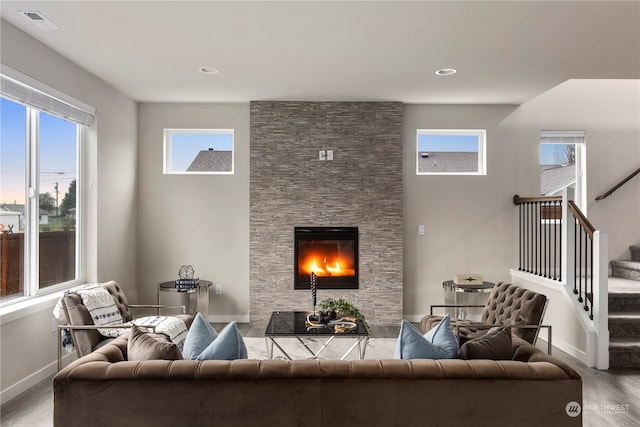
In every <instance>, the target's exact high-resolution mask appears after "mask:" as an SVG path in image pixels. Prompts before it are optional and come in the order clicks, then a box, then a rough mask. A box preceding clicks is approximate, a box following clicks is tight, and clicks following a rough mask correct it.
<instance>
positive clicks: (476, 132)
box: [415, 129, 487, 176]
mask: <svg viewBox="0 0 640 427" xmlns="http://www.w3.org/2000/svg"><path fill="white" fill-rule="evenodd" d="M422 135H450V136H458V135H459V136H469V135H471V136H475V137H477V138H478V167H477V170H476V171H475V172H455V171H453V172H421V171H420V153H421V151H420V136H422ZM415 161H416V175H427V176H428V175H449V176H485V175H487V130H486V129H417V130H416V155H415Z"/></svg>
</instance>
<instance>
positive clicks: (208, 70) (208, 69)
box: [198, 67, 220, 74]
mask: <svg viewBox="0 0 640 427" xmlns="http://www.w3.org/2000/svg"><path fill="white" fill-rule="evenodd" d="M198 71H200V72H201V73H202V74H218V73H219V72H220V70H218V69H217V68H216V67H200V68H198Z"/></svg>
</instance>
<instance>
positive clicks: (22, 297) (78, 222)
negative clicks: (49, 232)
mask: <svg viewBox="0 0 640 427" xmlns="http://www.w3.org/2000/svg"><path fill="white" fill-rule="evenodd" d="M1 77H2V79H3V81H5V82H6V81H9V80H12V81H13V82H14V83H15V84H17V85H21V86H23V87H24V88H25V90H26V91H33V92H37V93H40V94H42V95H43V96H41V97H40V99H46V97H50V98H51V99H52V100H53V101H52V102H54V103H56V102H57V103H58V104H57V105H56V107H59V106H60V105H63V106H64V105H67V104H68V105H69V106H70V107H71V108H76V109H77V111H80V112H82V113H85V114H86V118H85V117H82V119H83V120H85V122H87V121H88V123H91V124H82V123H81V122H80V121H78V120H74V118H77V113H74V114H75V117H71V116H69V117H65V116H64V115H63V114H61V113H60V110H59V109H54V110H52V111H46V110H44V109H42V108H38V106H37V105H33V104H30V103H29V102H28V100H21V99H19V98H18V97H13V96H11V95H10V94H7V93H0V97H2V98H4V99H6V100H8V101H10V102H14V103H17V104H20V105H23V106H24V107H25V116H26V126H25V127H26V129H25V131H26V132H25V171H24V173H25V183H24V191H25V200H24V224H25V230H24V248H23V259H24V261H23V266H22V269H23V283H22V287H23V292H22V294H20V293H18V294H15V295H7V296H5V297H4V298H2V299H1V300H0V308H2V313H3V315H4V314H5V312H8V311H7V310H13V308H11V307H22V306H23V305H24V304H30V301H34V302H35V301H37V300H38V299H40V298H42V297H45V296H47V295H52V294H55V293H59V292H60V291H62V290H66V289H69V288H72V287H74V286H78V285H80V284H82V283H84V279H85V274H86V267H85V260H86V257H85V246H86V244H85V234H86V231H87V230H86V221H85V210H86V202H85V199H86V192H87V187H86V184H85V183H86V182H87V180H86V177H87V165H86V161H87V159H86V150H87V149H88V148H87V144H88V143H89V140H90V131H91V128H92V127H93V126H94V123H95V122H94V120H93V118H94V117H95V109H93V108H92V107H89V106H87V105H86V104H83V103H82V102H80V101H77V100H75V99H73V98H71V97H69V96H68V95H65V94H63V93H62V92H59V91H57V90H56V89H53V88H51V87H49V86H47V85H45V84H44V83H41V82H39V81H37V80H35V79H32V78H30V77H28V76H26V75H23V74H21V73H20V72H18V71H15V70H13V69H11V68H9V67H6V66H4V65H3V66H2V76H1ZM7 79H9V80H7ZM12 84H13V83H12ZM15 87H18V86H15ZM40 114H48V115H52V116H55V117H56V118H58V119H59V120H64V121H67V122H70V123H72V124H74V125H75V126H76V141H75V144H76V153H75V157H76V158H75V162H76V177H75V179H76V217H75V232H76V236H75V278H74V279H72V280H67V281H65V282H60V283H57V284H54V285H50V286H46V287H43V288H41V287H40V278H39V269H40V259H39V258H40V247H39V234H40V232H41V230H40V215H39V194H40V180H41V171H40V157H39V156H40V154H39V152H40V135H39V119H40ZM34 230H35V231H34Z"/></svg>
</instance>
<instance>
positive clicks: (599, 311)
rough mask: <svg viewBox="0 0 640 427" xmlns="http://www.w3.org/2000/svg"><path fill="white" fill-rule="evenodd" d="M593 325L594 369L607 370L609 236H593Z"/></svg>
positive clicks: (602, 232)
mask: <svg viewBox="0 0 640 427" xmlns="http://www.w3.org/2000/svg"><path fill="white" fill-rule="evenodd" d="M593 247H594V251H593V266H592V267H593V271H592V274H593V279H594V286H593V323H594V325H593V326H594V329H595V333H596V337H597V338H596V346H597V348H596V360H595V362H596V368H598V369H609V236H608V235H607V233H606V232H604V231H598V230H596V232H595V233H594V234H593Z"/></svg>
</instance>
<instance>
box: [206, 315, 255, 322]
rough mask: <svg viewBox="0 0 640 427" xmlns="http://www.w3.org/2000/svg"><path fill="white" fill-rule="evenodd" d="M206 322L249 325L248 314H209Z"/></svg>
mask: <svg viewBox="0 0 640 427" xmlns="http://www.w3.org/2000/svg"><path fill="white" fill-rule="evenodd" d="M208 320H209V322H211V323H230V322H236V323H249V321H250V318H249V315H248V314H238V315H233V314H210V315H209V319H208Z"/></svg>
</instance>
